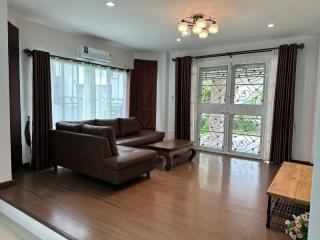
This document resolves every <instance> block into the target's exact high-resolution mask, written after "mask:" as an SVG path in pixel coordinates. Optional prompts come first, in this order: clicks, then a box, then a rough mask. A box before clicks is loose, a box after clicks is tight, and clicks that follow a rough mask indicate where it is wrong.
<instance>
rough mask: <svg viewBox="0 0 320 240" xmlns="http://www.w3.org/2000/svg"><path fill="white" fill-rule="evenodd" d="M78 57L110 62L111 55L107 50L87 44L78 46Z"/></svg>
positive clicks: (95, 61)
mask: <svg viewBox="0 0 320 240" xmlns="http://www.w3.org/2000/svg"><path fill="white" fill-rule="evenodd" d="M77 55H78V57H79V58H81V59H83V60H85V61H89V62H94V63H100V64H106V63H110V61H111V59H112V56H111V53H110V52H108V51H103V50H99V49H95V48H91V47H88V46H79V47H78V54H77Z"/></svg>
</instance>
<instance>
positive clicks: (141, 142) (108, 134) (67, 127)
mask: <svg viewBox="0 0 320 240" xmlns="http://www.w3.org/2000/svg"><path fill="white" fill-rule="evenodd" d="M163 137H164V133H161V132H156V131H152V130H140V129H139V124H138V122H137V121H136V119H135V118H125V119H110V120H88V121H81V122H59V123H57V124H56V130H50V134H49V142H50V144H49V151H50V154H49V156H50V158H51V159H50V160H51V162H53V163H54V165H55V169H57V166H62V167H65V168H68V169H71V170H74V171H77V172H80V173H83V174H86V175H88V176H92V177H95V178H99V179H101V180H104V181H107V182H110V183H112V184H115V185H119V184H121V183H123V182H126V181H128V180H130V179H133V178H136V177H138V176H140V175H142V174H147V177H150V172H151V171H152V170H153V163H154V160H155V159H156V157H157V153H156V152H154V151H152V150H146V149H140V148H136V147H144V146H145V145H147V144H150V143H154V142H158V141H162V140H163Z"/></svg>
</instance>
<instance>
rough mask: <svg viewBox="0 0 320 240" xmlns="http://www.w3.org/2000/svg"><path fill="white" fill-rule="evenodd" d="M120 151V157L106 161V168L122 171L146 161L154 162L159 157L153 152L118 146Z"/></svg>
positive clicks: (109, 158) (106, 159)
mask: <svg viewBox="0 0 320 240" xmlns="http://www.w3.org/2000/svg"><path fill="white" fill-rule="evenodd" d="M118 151H119V155H118V156H113V157H108V158H105V159H104V166H105V167H107V168H112V169H115V170H120V169H124V168H127V167H130V166H133V165H136V164H139V163H143V162H145V161H153V160H154V159H155V158H156V157H157V153H156V152H155V151H153V150H145V149H138V148H131V147H124V146H118Z"/></svg>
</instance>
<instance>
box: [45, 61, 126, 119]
mask: <svg viewBox="0 0 320 240" xmlns="http://www.w3.org/2000/svg"><path fill="white" fill-rule="evenodd" d="M51 82H52V118H53V123H54V124H55V123H56V122H58V121H76V120H86V119H95V118H102V119H105V118H116V117H125V116H126V95H127V92H126V90H127V73H126V71H124V70H117V69H112V68H108V67H99V66H96V65H90V64H81V63H78V62H73V61H66V60H62V59H57V58H52V59H51Z"/></svg>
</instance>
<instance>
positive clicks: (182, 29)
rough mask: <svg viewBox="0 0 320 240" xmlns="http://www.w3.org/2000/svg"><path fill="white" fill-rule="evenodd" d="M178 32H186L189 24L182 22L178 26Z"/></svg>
mask: <svg viewBox="0 0 320 240" xmlns="http://www.w3.org/2000/svg"><path fill="white" fill-rule="evenodd" d="M178 30H179V32H185V31H187V30H188V23H186V22H184V21H182V22H180V23H179V24H178Z"/></svg>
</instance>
